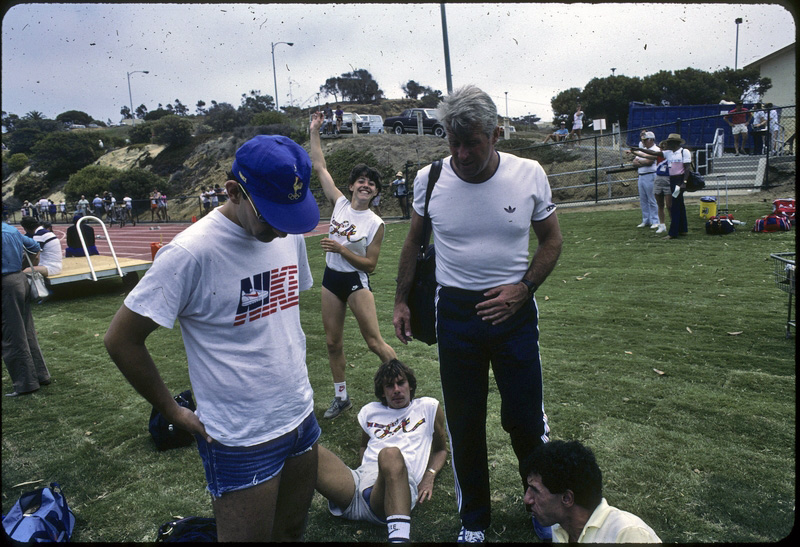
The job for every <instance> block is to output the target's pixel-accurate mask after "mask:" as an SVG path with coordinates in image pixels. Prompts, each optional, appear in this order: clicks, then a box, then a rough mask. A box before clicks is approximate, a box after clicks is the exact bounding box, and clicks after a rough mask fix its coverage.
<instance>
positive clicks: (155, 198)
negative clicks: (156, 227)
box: [150, 188, 161, 222]
mask: <svg viewBox="0 0 800 547" xmlns="http://www.w3.org/2000/svg"><path fill="white" fill-rule="evenodd" d="M160 199H161V192H159V191H158V190H156V189H155V188H153V191H152V192H151V193H150V222H153V220H154V218H153V217H154V216H155V214H156V211H158V202H159V200H160Z"/></svg>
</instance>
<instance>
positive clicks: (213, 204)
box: [208, 186, 219, 209]
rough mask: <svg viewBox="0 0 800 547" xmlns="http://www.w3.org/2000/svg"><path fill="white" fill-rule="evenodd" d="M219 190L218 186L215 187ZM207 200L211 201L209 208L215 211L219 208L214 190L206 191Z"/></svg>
mask: <svg viewBox="0 0 800 547" xmlns="http://www.w3.org/2000/svg"><path fill="white" fill-rule="evenodd" d="M217 188H219V186H217ZM208 199H209V200H210V201H211V208H212V209H216V208H217V207H219V197H218V196H217V190H216V188H209V189H208Z"/></svg>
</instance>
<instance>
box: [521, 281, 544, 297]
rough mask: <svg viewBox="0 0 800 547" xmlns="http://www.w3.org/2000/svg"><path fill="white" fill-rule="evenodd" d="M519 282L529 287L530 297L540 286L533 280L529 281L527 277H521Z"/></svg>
mask: <svg viewBox="0 0 800 547" xmlns="http://www.w3.org/2000/svg"><path fill="white" fill-rule="evenodd" d="M519 282H520V283H522V284H523V285H525V286H526V287H528V296H529V297H530V296H533V293H535V292H536V289H538V288H539V286H538V285H537V284H536V283H534V282H533V281H528V280H527V279H521V280H520V281H519Z"/></svg>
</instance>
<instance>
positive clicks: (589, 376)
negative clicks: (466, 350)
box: [2, 203, 796, 542]
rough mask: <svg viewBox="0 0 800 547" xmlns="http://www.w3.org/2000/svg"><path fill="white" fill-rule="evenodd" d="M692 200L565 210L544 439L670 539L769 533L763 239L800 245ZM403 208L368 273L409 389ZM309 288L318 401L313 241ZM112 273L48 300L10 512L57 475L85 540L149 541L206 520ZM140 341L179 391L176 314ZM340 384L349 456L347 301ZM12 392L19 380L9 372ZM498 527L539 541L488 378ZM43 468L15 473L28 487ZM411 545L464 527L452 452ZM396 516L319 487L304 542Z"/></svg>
mask: <svg viewBox="0 0 800 547" xmlns="http://www.w3.org/2000/svg"><path fill="white" fill-rule="evenodd" d="M695 208H696V206H695V205H693V204H690V205H689V206H688V209H689V218H690V235H689V237H687V238H686V239H682V240H678V241H665V240H663V239H661V237H660V236H656V235H655V234H654V233H653V232H654V230H649V229H637V228H635V227H634V226H635V225H636V224H637V223H638V222H639V220H640V217H639V212H638V208H637V209H633V208H630V209H626V210H604V209H602V208H598V209H596V210H590V211H587V210H581V211H578V210H569V209H562V210H561V211H560V212H559V220H560V223H561V227H562V232H563V234H564V250H563V253H562V255H561V259H560V260H559V264H558V266H557V267H556V269H555V271H554V272H553V274H552V275H551V276H550V278H549V279H548V280H547V282H546V283H545V284H543V285H542V287H541V288H540V289H539V290H538V292H537V302H538V303H539V309H540V329H541V353H542V362H543V374H544V394H545V410H546V412H547V415H548V417H549V423H550V427H551V430H552V435H551V436H552V438H557V439H579V440H581V441H583V442H584V443H586V444H587V445H588V446H590V447H591V448H592V449H593V450H594V451H595V454H596V456H597V459H598V461H599V464H600V466H601V468H602V470H603V479H604V481H603V482H604V494H605V496H606V498H607V499H608V501H609V503H611V504H612V505H615V506H618V507H620V508H622V509H625V510H628V511H632V512H634V513H636V514H638V515H640V516H641V517H642V518H644V520H645V521H646V522H648V524H650V525H651V526H652V527H653V529H655V530H656V532H657V533H658V534H659V536H660V537H661V539H662V540H664V541H665V542H771V541H777V540H779V539H781V538H784V537H786V536H787V535H788V534H789V532H790V531H791V529H792V527H793V525H794V514H795V441H796V437H795V431H796V424H795V409H796V406H795V405H796V400H795V331H794V329H792V337H791V338H790V339H786V338H785V336H784V333H785V322H786V313H787V305H788V295H787V293H786V292H782V291H781V290H780V289H779V288H778V287H777V286H776V283H775V280H774V278H773V263H772V261H771V259H770V258H769V255H770V254H771V253H776V252H787V251H791V252H793V251H794V250H795V234H794V231H792V232H785V233H773V234H757V233H753V232H750V231H749V227H751V226H752V222H753V221H754V220H755V218H757V217H758V216H761V215H764V214H766V213H768V212H770V206H769V205H768V204H765V203H752V204H747V205H739V206H732V207H731V212H732V213H733V214H734V216H735V217H736V218H737V219H741V220H745V221H747V223H748V226H740V227H738V231H737V232H736V233H734V234H731V235H728V236H707V235H705V233H704V232H703V228H702V225H703V223H702V221H701V220H700V219H699V217H698V212H697V210H695ZM407 228H408V224H406V223H401V224H390V225H388V226H387V230H386V239H385V241H384V244H383V248H382V249H383V250H382V256H381V259H380V263H379V265H378V269H377V271H376V273H375V275H374V276H373V277H372V281H371V282H372V285H373V288H374V290H375V297H376V301H377V306H378V311H379V319H380V324H381V328H382V331H383V335H384V338H385V339H386V340H387V341H388V342H389V343H390V344H392V345H393V346H394V347H395V348H396V350H397V353H398V356H399V358H400V359H401V360H403V361H405V362H407V363H409V364H410V365H411V366H412V367H413V368H414V369H415V371H416V374H417V377H418V380H419V388H418V395H429V396H432V397H436V398H437V399H441V393H440V386H439V380H438V369H437V363H436V348H435V346H434V347H429V346H425V345H424V344H420V343H417V342H414V343H411V344H410V345H408V346H402V344H400V343H399V342H398V341H397V340H396V338H395V336H394V332H393V328H392V326H391V316H392V304H393V298H394V277H395V275H396V268H397V259H398V255H399V252H400V248H401V246H402V242H403V240H404V238H405V234H406V231H407ZM307 243H308V254H309V258H310V262H311V267H312V271H313V272H314V276H315V280H316V281H315V286H314V287H313V288H312V289H311V290H310V291H307V292H305V293H303V295H302V298H301V316H302V321H303V327H304V330H305V333H306V335H307V338H308V367H309V373H310V376H311V382H312V384H313V386H314V390H315V395H316V396H315V402H316V410H317V413H318V416H321V414H322V412H323V411H324V410H325V409H326V408H327V406H328V403H329V402H330V400H331V398H332V396H333V387H332V384H331V377H330V371H329V368H328V362H327V355H326V350H325V335H324V332H323V328H322V321H321V319H320V313H319V308H320V303H319V291H320V288H319V284H320V280H321V276H322V271H323V268H324V257H323V254H322V252H321V250H320V247H319V237H316V238H310V239H309V240H307ZM122 291H123V289H122V285H121V282H119V281H113V280H112V281H102V282H98V283H95V284H91V282H87V283H86V284H82V285H73V286H71V287H69V288H64V287H61V288H59V287H57V294H56V297H55V298H54V299H53V300H51V301H50V302H48V303H46V304H44V305H41V306H37V307H36V309H35V313H34V315H35V321H36V326H37V329H38V332H39V339H40V343H41V346H42V349H43V350H44V353H45V356H46V358H47V362H48V366H49V368H50V371H51V373H52V375H53V379H54V381H53V383H52V385H50V386H47V387H44V388H42V389H41V390H40V391H39V392H37V393H36V394H34V395H32V396H29V397H20V398H16V399H14V400H10V399H6V400H4V401H3V405H2V416H3V419H2V427H3V430H2V463H3V467H2V493H3V500H2V505H3V512H4V513H5V512H7V511H8V510H9V508H10V507H11V505H12V504H13V503H14V501H15V500H16V499H17V498H18V497H19V496H20V495H21V494H22V493H24V492H26V491H28V490H30V489H32V488H34V487H36V486H40V485H44V484H46V483H49V482H51V481H57V482H59V483H60V484H61V485H62V487H63V489H64V492H65V494H66V496H67V499H68V501H69V502H70V504H71V506H72V508H73V509H74V511H75V514H76V517H77V525H76V528H75V535H74V537H73V539H74V540H76V541H82V542H99V541H102V542H122V541H125V542H128V541H130V542H138V541H152V540H154V538H155V534H156V530H157V529H158V527H159V525H161V524H162V523H164V522H166V521H167V520H169V519H171V518H172V517H173V516H176V515H179V516H188V515H200V516H211V514H212V511H211V504H210V500H209V496H208V494H207V493H206V491H205V480H204V477H203V471H202V466H201V464H200V461H199V457H198V456H197V453H196V450H195V449H194V448H193V447H190V448H184V449H178V450H172V451H168V452H163V453H159V452H157V451H156V450H155V448H154V445H153V443H152V440H151V439H150V436H149V433H148V431H147V420H148V417H149V414H150V407H149V405H148V404H147V403H146V402H145V401H144V400H143V399H142V398H140V397H139V396H138V395H137V394H136V393H135V392H134V390H133V389H132V388H131V387H130V386H129V385H128V384H127V383H126V382H125V380H124V379H123V378H122V375H121V374H120V373H119V372H118V371H117V369H116V367H115V366H114V364H113V363H112V362H111V361H110V359H109V358H108V355H107V354H106V352H105V349H104V348H103V343H102V339H103V335H104V333H105V330H106V328H107V326H108V324H109V321H110V320H111V317H112V316H113V314H114V313H115V311H116V310H117V308H118V307H119V306H120V304H121V303H122V300H123V297H124V294H123V292H122ZM148 347H149V349H150V351H151V352H152V354H153V356H154V358H155V360H156V363H157V364H158V365H159V367H160V369H161V371H162V374H163V377H164V379H165V381H166V383H167V385H168V386H169V387H170V389H171V390H172V391H173V392H174V393H178V392H180V391H182V390H184V389H186V388H188V387H189V380H188V373H187V370H186V356H185V353H184V351H183V345H182V341H181V335H180V329H179V328H175V329H172V330H167V329H159V330H158V331H156V332H155V333H154V334H153V335H151V336H150V339H149V341H148ZM345 352H346V355H347V357H348V362H349V363H351V364H352V368H350V367H348V371H347V374H348V391H349V392H350V394H351V398H352V399H353V402H354V408H353V409H352V410H349V411H347V412H345V413H344V414H343V415H342V416H340V417H339V418H337V419H336V420H333V421H325V420H320V421H321V426H322V429H323V436H322V439H321V443H322V444H324V445H326V446H327V447H328V448H330V449H332V450H333V451H334V452H336V453H337V454H339V455H340V456H341V457H342V459H343V460H344V461H345V462H346V463H347V464H348V465H351V466H353V467H355V466H356V465H357V464H358V462H357V461H356V460H357V457H358V456H357V455H358V443H359V440H360V432H359V428H358V424H357V422H356V413H357V409H358V408H360V407H361V406H362V405H363V404H365V403H367V402H369V401H371V400H373V394H372V389H371V385H372V375H373V373H374V370H375V367H376V366H377V365H378V360H377V358H376V357H375V356H374V355H372V354H371V353H370V352H369V351H368V350H367V347H366V344H365V343H364V342H363V340H362V339H361V336H360V334H359V332H358V328H357V325H356V322H355V320H354V319H353V317H352V316H350V315H348V318H347V324H346V329H345ZM3 389H4V392H8V391H11V383H10V380H9V377H8V374H7V373H6V371H5V369H4V370H3ZM489 398H490V400H489V408H490V416H489V420H488V422H489V424H488V427H487V430H488V431H487V435H488V438H489V450H490V458H489V465H490V467H491V479H492V483H491V486H492V499H493V505H492V511H493V513H492V515H493V520H492V526H491V527H490V529H489V530H488V533H487V540H488V541H494V542H530V541H534V542H535V541H536V538H535V536H534V535H533V530H532V527H531V525H530V521H529V520H528V514H527V513H525V510H524V507H523V505H522V490H521V487H520V485H519V478H518V474H517V471H516V460H515V458H514V455H513V452H512V450H511V447H510V443H509V442H508V436H507V435H506V434H505V432H503V431H502V429H501V427H500V423H499V406H500V401H499V397H498V394H497V391H496V389H490V394H489ZM30 481H37V482H34V483H33V484H27V485H22V486H20V484H21V483H26V482H30ZM412 517H413V520H412V531H411V537H412V540H413V541H418V542H422V541H425V542H444V541H454V540H455V537H456V534H457V533H458V530H459V528H460V524H459V520H458V514H457V510H456V506H455V498H454V494H453V476H452V472H451V470H450V468H449V465H448V466H446V467H445V468H444V470H443V472H442V473H441V474H440V475H439V478H438V479H437V482H436V490H435V492H434V498H433V500H431V501H430V502H428V503H425V504H424V505H421V506H419V507H417V508H416V509H415V510H414V514H413V515H412ZM385 537H386V530H385V528H381V527H374V526H371V525H367V524H358V523H347V522H339V521H337V520H336V519H334V518H333V517H331V516H330V515H329V514H328V513H327V509H326V503H325V502H324V500H323V499H322V498H321V497H320V496H319V495H315V498H314V502H313V504H312V507H311V511H310V516H309V524H308V528H307V533H306V539H307V540H309V541H370V542H383V541H384V540H385Z"/></svg>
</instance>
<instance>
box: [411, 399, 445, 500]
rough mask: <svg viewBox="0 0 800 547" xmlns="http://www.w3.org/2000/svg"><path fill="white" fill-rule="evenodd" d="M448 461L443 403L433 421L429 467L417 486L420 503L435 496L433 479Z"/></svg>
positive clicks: (438, 407)
mask: <svg viewBox="0 0 800 547" xmlns="http://www.w3.org/2000/svg"><path fill="white" fill-rule="evenodd" d="M446 461H447V434H446V433H445V429H444V412H443V411H442V405H439V406H437V407H436V418H435V420H434V423H433V442H432V443H431V454H430V456H429V457H428V467H427V470H426V471H425V475H424V476H423V478H422V480H421V481H420V482H419V486H418V488H417V492H418V495H417V501H418V502H419V503H422V502H424V501H425V500H429V499H431V496H433V481H434V479H436V475H438V474H439V471H441V470H442V467H444V464H445V462H446Z"/></svg>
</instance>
